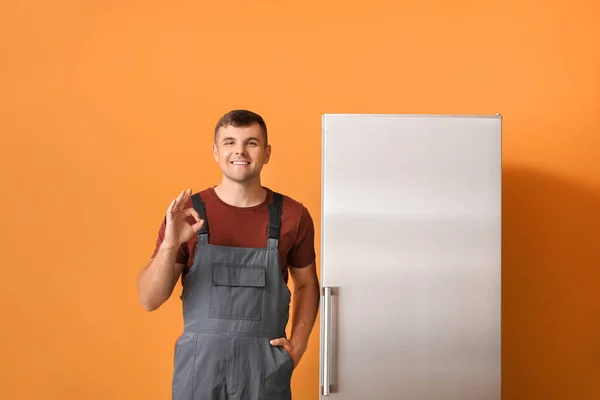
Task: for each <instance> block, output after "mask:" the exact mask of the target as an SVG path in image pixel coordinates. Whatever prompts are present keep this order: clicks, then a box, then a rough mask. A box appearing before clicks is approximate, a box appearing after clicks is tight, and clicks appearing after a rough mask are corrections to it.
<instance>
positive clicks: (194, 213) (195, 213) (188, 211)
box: [183, 207, 200, 222]
mask: <svg viewBox="0 0 600 400" xmlns="http://www.w3.org/2000/svg"><path fill="white" fill-rule="evenodd" d="M183 213H184V214H185V216H186V217H189V216H190V215H191V216H193V217H194V218H195V219H196V221H198V222H199V221H200V215H199V214H198V211H196V210H195V209H194V207H189V208H186V209H185V210H183Z"/></svg>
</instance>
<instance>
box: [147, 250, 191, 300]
mask: <svg viewBox="0 0 600 400" xmlns="http://www.w3.org/2000/svg"><path fill="white" fill-rule="evenodd" d="M177 252H178V248H176V247H166V246H165V247H163V246H160V247H159V249H158V251H157V252H156V255H155V256H154V257H153V258H151V259H150V262H149V263H148V265H147V266H146V267H144V268H143V269H142V270H141V271H140V274H139V276H138V293H139V301H140V304H141V305H142V307H144V309H145V310H146V311H154V310H156V309H157V308H159V307H160V306H161V305H162V304H163V303H164V302H165V301H167V300H168V299H169V297H171V294H172V293H173V289H175V285H176V284H177V281H178V280H179V277H180V276H181V273H182V272H183V268H184V267H185V265H184V264H179V263H176V262H175V261H176V257H177Z"/></svg>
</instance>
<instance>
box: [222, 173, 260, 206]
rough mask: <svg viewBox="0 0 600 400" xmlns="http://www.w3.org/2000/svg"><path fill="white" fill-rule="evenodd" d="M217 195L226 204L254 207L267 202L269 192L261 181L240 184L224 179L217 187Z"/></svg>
mask: <svg viewBox="0 0 600 400" xmlns="http://www.w3.org/2000/svg"><path fill="white" fill-rule="evenodd" d="M215 193H216V194H217V196H219V198H220V199H221V200H222V201H224V202H225V203H227V204H229V205H232V206H234V207H254V206H257V205H259V204H260V203H262V202H263V201H265V198H266V195H267V191H266V190H265V188H263V187H262V185H261V183H260V180H256V181H252V182H247V183H238V182H232V181H230V180H228V179H223V180H222V181H221V183H220V184H218V185H217V186H215Z"/></svg>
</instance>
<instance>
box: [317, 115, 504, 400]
mask: <svg viewBox="0 0 600 400" xmlns="http://www.w3.org/2000/svg"><path fill="white" fill-rule="evenodd" d="M501 123H502V118H499V117H497V116H489V117H474V116H466V117H462V116H439V115H435V116H415V115H399V116H393V115H385V116H381V115H339V114H337V115H325V116H324V117H323V177H322V178H323V183H322V184H323V187H322V219H321V221H322V232H321V242H322V243H321V245H322V249H321V284H322V285H323V286H324V287H336V291H338V292H337V293H333V295H332V296H331V301H328V302H327V305H325V302H323V307H330V308H331V310H330V311H331V312H330V313H328V315H327V317H332V318H331V321H330V323H331V326H330V327H326V329H327V330H326V331H324V330H322V331H321V334H322V337H321V339H322V341H323V339H324V337H323V335H324V334H325V333H327V336H329V337H328V340H329V339H331V343H330V345H329V344H325V343H322V350H324V347H327V351H328V356H327V357H328V359H330V360H331V362H329V361H327V362H324V361H325V360H323V357H321V358H322V360H321V370H322V372H324V370H325V369H327V372H328V376H329V377H330V378H331V381H330V382H323V381H322V384H324V383H330V384H331V393H330V396H329V397H328V398H331V399H332V400H336V399H344V400H351V399H352V400H353V399H356V400H364V399H378V400H385V399H408V400H440V399H444V400H480V399H485V400H499V399H500V398H501V396H500V382H501V376H500V371H501V368H500V367H501V364H500V362H501V358H500V332H501V314H500V312H501V161H502V160H501V159H502V154H501V146H502V142H501ZM323 317H324V316H323V315H322V319H321V323H322V324H323V323H324V318H323ZM326 325H327V324H326ZM322 326H323V325H322ZM323 346H324V347H323Z"/></svg>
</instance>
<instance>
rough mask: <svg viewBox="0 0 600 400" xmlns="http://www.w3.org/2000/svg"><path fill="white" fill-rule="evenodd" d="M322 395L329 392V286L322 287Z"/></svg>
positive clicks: (327, 394)
mask: <svg viewBox="0 0 600 400" xmlns="http://www.w3.org/2000/svg"><path fill="white" fill-rule="evenodd" d="M323 320H324V326H323V355H322V357H323V393H322V394H323V396H329V394H330V392H331V382H330V375H331V370H330V365H329V363H330V360H331V355H330V353H331V349H330V345H331V288H330V287H324V288H323Z"/></svg>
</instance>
